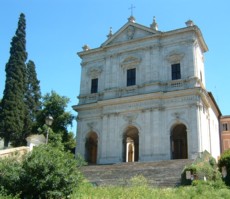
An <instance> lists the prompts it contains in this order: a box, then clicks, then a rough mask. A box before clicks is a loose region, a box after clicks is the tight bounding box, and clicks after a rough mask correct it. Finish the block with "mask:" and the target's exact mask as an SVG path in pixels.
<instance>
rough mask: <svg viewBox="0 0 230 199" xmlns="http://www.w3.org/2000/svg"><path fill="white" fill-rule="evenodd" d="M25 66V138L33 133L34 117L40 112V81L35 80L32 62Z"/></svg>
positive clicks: (35, 74) (35, 75)
mask: <svg viewBox="0 0 230 199" xmlns="http://www.w3.org/2000/svg"><path fill="white" fill-rule="evenodd" d="M26 66H27V70H26V72H27V73H26V93H25V101H26V103H25V105H26V110H25V111H26V115H25V121H24V127H25V128H24V131H25V135H26V137H27V136H28V135H29V134H31V133H32V132H35V130H34V127H35V123H36V117H37V114H38V112H39V111H40V110H41V91H40V86H39V83H40V81H39V80H38V79H37V73H36V69H35V64H34V62H33V61H31V60H29V61H28V63H27V65H26Z"/></svg>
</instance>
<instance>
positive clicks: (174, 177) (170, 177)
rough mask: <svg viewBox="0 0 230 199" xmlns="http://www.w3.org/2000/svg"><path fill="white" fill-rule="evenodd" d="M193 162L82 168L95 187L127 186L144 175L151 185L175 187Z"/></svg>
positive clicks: (124, 164) (137, 163) (177, 161)
mask: <svg viewBox="0 0 230 199" xmlns="http://www.w3.org/2000/svg"><path fill="white" fill-rule="evenodd" d="M192 162H193V160H187V159H183V160H168V161H159V162H133V163H118V164H112V165H88V166H84V167H82V168H81V171H82V172H83V174H84V175H85V177H86V179H87V180H89V182H91V183H92V184H94V185H97V186H104V185H126V184H127V183H128V181H129V180H130V179H131V178H132V177H134V176H136V175H142V176H144V177H145V178H146V179H147V180H148V183H149V185H151V186H157V187H175V186H177V185H178V184H180V177H181V172H182V171H183V168H184V167H185V165H188V164H191V163H192Z"/></svg>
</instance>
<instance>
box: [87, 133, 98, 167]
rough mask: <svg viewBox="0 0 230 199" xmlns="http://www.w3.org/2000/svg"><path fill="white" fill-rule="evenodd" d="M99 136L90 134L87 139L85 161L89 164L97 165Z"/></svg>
mask: <svg viewBox="0 0 230 199" xmlns="http://www.w3.org/2000/svg"><path fill="white" fill-rule="evenodd" d="M97 150H98V136H97V133H95V132H90V133H89V134H88V135H87V136H86V139H85V160H86V161H87V162H88V163H89V164H96V163H97Z"/></svg>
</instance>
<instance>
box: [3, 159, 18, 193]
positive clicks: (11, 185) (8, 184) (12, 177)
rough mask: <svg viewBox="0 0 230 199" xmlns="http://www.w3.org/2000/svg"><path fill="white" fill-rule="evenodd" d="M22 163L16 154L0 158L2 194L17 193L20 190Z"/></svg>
mask: <svg viewBox="0 0 230 199" xmlns="http://www.w3.org/2000/svg"><path fill="white" fill-rule="evenodd" d="M21 173H22V163H21V162H20V161H18V159H17V158H16V156H11V157H8V158H3V159H0V185H1V187H0V189H1V194H2V195H10V194H13V195H17V194H18V193H19V192H20V190H21V185H20V183H19V182H20V180H21V179H20V174H21Z"/></svg>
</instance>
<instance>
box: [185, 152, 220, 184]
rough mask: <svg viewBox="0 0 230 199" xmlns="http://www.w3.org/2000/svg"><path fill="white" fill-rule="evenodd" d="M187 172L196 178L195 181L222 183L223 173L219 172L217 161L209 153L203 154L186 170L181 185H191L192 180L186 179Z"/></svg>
mask: <svg viewBox="0 0 230 199" xmlns="http://www.w3.org/2000/svg"><path fill="white" fill-rule="evenodd" d="M186 171H190V172H191V174H192V175H193V176H194V179H193V180H207V181H220V180H221V173H220V172H219V171H218V167H217V163H216V161H215V159H214V158H213V157H212V156H211V155H210V154H209V153H208V152H207V151H205V152H203V153H202V154H201V155H200V156H199V157H197V159H196V160H195V161H194V162H193V164H191V165H189V166H187V167H185V168H184V170H183V172H182V174H181V184H182V185H191V184H192V180H191V179H186Z"/></svg>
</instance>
